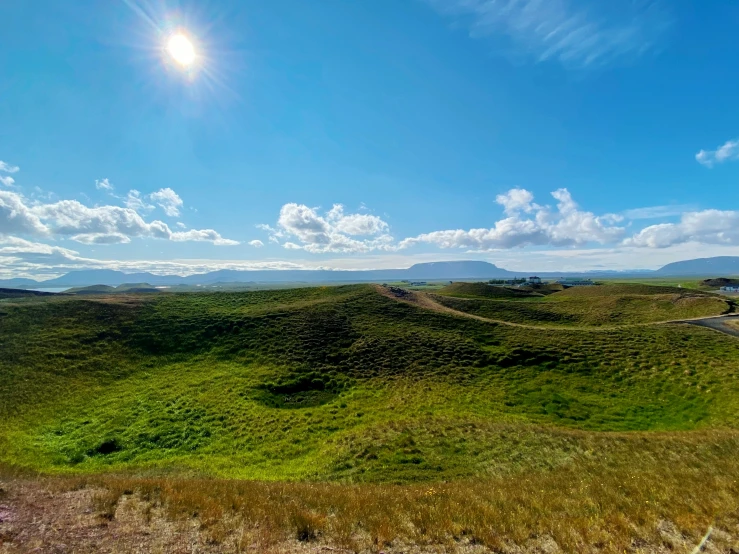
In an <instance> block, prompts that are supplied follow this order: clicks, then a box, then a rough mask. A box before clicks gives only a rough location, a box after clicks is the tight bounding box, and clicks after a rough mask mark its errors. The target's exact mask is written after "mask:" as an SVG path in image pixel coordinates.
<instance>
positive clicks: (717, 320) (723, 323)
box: [683, 315, 739, 337]
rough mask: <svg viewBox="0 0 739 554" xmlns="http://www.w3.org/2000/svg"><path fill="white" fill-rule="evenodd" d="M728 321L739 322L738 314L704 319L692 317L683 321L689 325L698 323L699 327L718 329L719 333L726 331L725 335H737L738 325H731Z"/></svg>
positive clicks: (738, 335)
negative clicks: (692, 318)
mask: <svg viewBox="0 0 739 554" xmlns="http://www.w3.org/2000/svg"><path fill="white" fill-rule="evenodd" d="M729 321H735V322H739V316H736V315H722V316H719V317H711V318H706V319H694V320H692V321H684V322H683V323H688V324H690V325H698V326H700V327H708V328H709V329H714V330H716V331H720V332H721V333H726V334H727V335H731V336H733V337H739V327H733V326H731V325H728V322H729Z"/></svg>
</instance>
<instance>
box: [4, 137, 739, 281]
mask: <svg viewBox="0 0 739 554" xmlns="http://www.w3.org/2000/svg"><path fill="white" fill-rule="evenodd" d="M727 144H728V143H727ZM724 146H725V145H724ZM721 148H723V147H721ZM721 148H719V149H718V150H716V151H715V152H714V153H713V154H712V155H713V157H714V158H715V159H721V160H728V159H730V156H729V155H728V154H718V153H717V152H720V151H721ZM726 151H727V150H726V149H724V152H726ZM19 171H20V168H19V167H18V166H15V165H12V164H10V163H8V162H4V161H3V162H0V172H2V174H4V175H5V176H8V175H10V174H13V175H15V174H17V173H18V172H19ZM12 184H13V188H12V189H10V188H3V189H0V276H1V277H3V278H4V277H8V276H12V275H51V274H58V273H60V272H64V271H68V270H70V269H79V268H114V269H117V268H126V269H130V270H144V271H146V270H148V269H145V268H160V269H162V270H165V269H168V268H175V269H177V270H178V271H181V272H185V273H192V272H196V270H195V269H194V268H206V267H207V268H209V269H208V270H210V269H212V268H213V267H215V268H225V267H228V268H252V267H260V268H274V269H280V268H313V267H328V268H338V269H341V268H346V267H353V268H356V267H359V266H361V267H363V268H365V269H367V268H371V267H388V266H387V264H388V263H389V261H390V260H399V262H398V263H401V264H404V265H405V266H407V265H412V263H413V262H414V261H415V260H421V259H424V260H429V259H431V257H434V256H435V257H436V259H438V258H439V255H440V253H441V252H452V251H453V252H456V253H457V254H455V257H462V258H463V259H473V258H475V257H476V258H478V259H479V258H480V257H483V258H484V259H488V260H490V261H494V262H496V261H499V260H504V261H505V260H509V261H510V262H511V263H512V264H514V265H512V266H511V267H512V268H513V269H519V268H523V267H525V266H528V267H531V268H534V267H535V264H534V263H533V260H536V259H539V260H543V261H544V260H546V261H547V263H549V262H550V261H554V260H559V261H560V262H561V261H563V260H566V261H567V263H568V264H569V266H567V267H566V268H564V269H574V268H575V266H579V269H598V268H599V267H601V266H602V267H608V268H620V269H626V268H643V267H654V266H655V265H657V264H658V263H669V262H671V261H676V260H677V259H679V258H678V257H677V256H683V258H684V257H685V256H688V257H691V256H692V257H703V256H704V255H705V252H706V251H707V250H711V251H713V252H716V253H717V254H716V255H722V254H723V255H739V211H735V210H718V209H705V210H698V209H695V208H694V207H691V206H680V205H667V206H647V207H637V208H633V209H629V210H625V211H623V212H621V213H603V214H596V213H594V212H592V211H589V210H586V209H583V208H582V207H580V205H579V204H578V203H577V202H576V201H575V199H574V198H573V196H572V194H571V193H570V191H569V190H568V189H566V188H560V189H557V190H555V191H552V192H551V193H550V194H551V200H553V203H552V202H551V200H550V203H549V204H547V203H537V202H536V199H535V197H534V194H533V193H532V192H531V191H529V190H527V189H524V188H511V189H509V190H508V191H506V192H504V193H501V194H499V195H498V196H497V197H496V199H495V202H496V203H497V206H498V209H499V210H500V212H501V217H499V218H497V219H496V218H494V219H493V221H492V222H491V224H490V225H489V226H488V227H479V228H456V229H443V228H442V229H430V230H427V231H425V232H422V233H420V234H418V235H415V236H409V237H403V238H398V237H396V236H395V235H394V234H393V231H392V228H391V225H390V223H389V222H388V221H387V220H386V218H383V217H381V216H379V215H376V214H373V213H372V212H371V211H370V210H369V209H367V208H366V207H364V206H362V208H361V209H359V210H357V211H351V210H348V209H347V208H346V207H345V206H344V205H342V204H334V205H333V206H332V207H331V208H330V209H328V210H322V209H320V208H317V207H310V206H308V205H306V204H299V203H295V202H289V203H286V204H284V205H283V206H282V207H281V208H280V210H279V213H278V214H277V218H276V221H275V222H274V223H273V224H258V225H256V228H258V229H259V230H260V231H261V232H263V233H264V234H265V236H264V237H263V238H264V239H265V240H261V239H259V238H254V237H249V236H243V237H238V239H239V240H237V239H235V238H226V237H224V236H222V235H221V233H219V232H218V231H216V230H215V229H210V228H206V229H188V226H187V225H185V224H184V223H183V222H182V221H176V222H173V226H174V229H176V230H174V229H173V228H172V226H171V225H170V224H169V223H166V222H165V221H163V220H162V219H152V218H151V217H150V215H151V214H152V212H154V211H155V210H157V209H160V210H161V213H162V214H163V216H166V217H169V218H179V217H180V216H182V215H183V209H184V206H185V202H184V201H183V199H182V198H181V197H180V195H179V194H177V193H176V192H175V191H174V190H173V189H172V188H170V187H164V188H160V189H159V190H156V191H154V192H151V193H148V194H144V193H141V192H139V191H137V190H135V189H131V190H128V192H127V193H126V194H125V195H117V194H116V192H115V190H116V187H115V186H114V184H113V183H112V182H111V181H110V180H109V179H107V178H105V179H100V180H97V181H95V189H96V190H98V191H99V192H100V193H102V194H103V195H105V197H109V198H112V199H115V200H116V201H117V202H119V203H120V205H117V204H114V203H105V204H102V205H94V206H90V205H87V204H85V203H82V202H80V201H78V200H69V199H55V200H54V201H51V200H49V199H48V197H47V198H46V199H45V200H41V199H39V198H38V197H33V196H32V197H31V198H29V197H27V196H25V195H24V194H23V193H22V192H21V189H19V188H17V187H16V185H15V182H13V183H12ZM550 204H551V205H550ZM492 207H493V206H491V208H492ZM650 219H651V220H661V221H657V222H655V223H654V224H651V225H647V226H644V227H642V228H639V226H637V225H636V224H635V222H639V221H647V220H650ZM642 225H643V223H642ZM253 228H254V227H251V226H247V227H246V228H245V229H244V231H243V232H244V234H245V233H246V232H247V230H246V229H253ZM151 240H158V241H164V242H171V243H184V242H195V243H205V244H210V245H212V246H214V247H221V246H232V247H237V246H240V248H234V249H233V251H234V253H236V254H237V259H230V260H221V259H213V260H212V261H211V262H209V263H206V262H204V261H203V260H177V261H174V260H166V259H163V260H153V261H152V260H139V261H133V260H110V259H104V258H105V257H104V256H102V257H101V256H100V254H96V255H95V256H91V255H90V253H88V254H86V255H84V254H80V252H79V251H78V250H77V249H76V248H77V247H74V246H73V244H70V243H77V244H79V245H82V247H85V246H86V247H93V246H94V247H96V248H98V249H102V250H104V249H105V248H107V247H109V246H110V245H128V244H131V243H132V242H133V241H139V242H141V241H143V242H146V241H151ZM70 246H72V247H70ZM275 248H280V250H278V251H282V252H284V254H285V255H286V256H287V257H289V258H293V259H294V258H295V256H296V255H300V254H301V253H302V255H303V256H306V257H307V259H305V260H301V261H299V262H296V261H290V260H283V259H279V257H271V258H267V259H264V260H248V259H238V258H239V257H244V258H246V257H249V256H251V255H250V254H248V251H251V252H256V251H260V252H271V253H272V254H274V252H275ZM244 249H246V250H244ZM429 249H432V250H433V251H435V253H434V252H429V251H428V250H429ZM91 252H92V251H91ZM96 252H97V251H96ZM658 252H660V254H658ZM574 253H577V255H576V256H574V255H572V254H574ZM327 256H333V258H327ZM336 256H345V258H337V257H336ZM493 256H494V257H495V260H493V259H492V257H493ZM445 257H448V256H445ZM312 258H315V259H312ZM619 260H620V261H619ZM373 264H374V265H373ZM401 266H402V265H401ZM543 269H544V268H542V270H543Z"/></svg>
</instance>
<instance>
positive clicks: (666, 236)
mask: <svg viewBox="0 0 739 554" xmlns="http://www.w3.org/2000/svg"><path fill="white" fill-rule="evenodd" d="M687 242H699V243H702V244H722V245H732V246H736V245H739V211H730V210H725V211H724V210H703V211H699V212H688V213H685V214H683V215H682V217H681V218H680V222H679V223H661V224H659V225H651V226H649V227H646V228H644V229H642V230H641V231H639V232H638V233H636V234H635V235H634V236H632V237H630V238H628V239H626V240H625V241H624V245H626V246H637V247H648V248H667V247H669V246H673V245H676V244H682V243H687Z"/></svg>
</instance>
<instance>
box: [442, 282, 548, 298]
mask: <svg viewBox="0 0 739 554" xmlns="http://www.w3.org/2000/svg"><path fill="white" fill-rule="evenodd" d="M436 293H437V294H441V295H444V296H453V297H457V298H508V299H512V298H519V299H520V298H541V296H542V295H541V294H536V293H533V292H531V291H529V290H522V289H514V288H509V287H502V286H497V285H490V284H488V283H465V282H459V283H451V284H449V285H447V286H445V287H443V288H441V289H439V290H437V291H436Z"/></svg>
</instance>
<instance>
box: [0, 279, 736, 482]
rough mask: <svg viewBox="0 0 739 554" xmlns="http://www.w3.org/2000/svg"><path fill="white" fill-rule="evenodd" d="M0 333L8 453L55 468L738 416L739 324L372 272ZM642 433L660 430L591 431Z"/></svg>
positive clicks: (515, 462)
mask: <svg viewBox="0 0 739 554" xmlns="http://www.w3.org/2000/svg"><path fill="white" fill-rule="evenodd" d="M555 296H556V295H555ZM550 298H551V297H550ZM508 303H509V304H511V305H514V304H524V303H516V302H508ZM571 303H572V302H571V301H567V302H565V301H561V302H552V305H557V306H559V305H567V306H569V305H570V304H571ZM525 304H526V305H528V302H526V303H525ZM537 305H544V304H543V303H542V304H537ZM0 350H2V352H3V354H4V355H3V356H2V357H1V358H0V375H1V376H2V379H0V420H3V421H4V425H3V426H2V427H1V428H0V461H4V462H8V463H13V464H17V465H22V466H27V467H33V468H36V469H41V470H47V471H76V472H77V471H79V472H89V471H100V470H109V469H116V470H120V469H126V468H130V469H138V470H141V469H142V468H149V469H150V470H151V471H159V470H158V469H157V468H161V469H163V470H167V471H171V470H173V469H175V470H181V471H194V472H196V473H197V474H210V475H212V474H216V475H221V476H230V477H246V478H262V479H284V478H289V479H305V478H310V479H351V480H360V481H413V480H419V479H433V480H438V479H450V478H460V477H471V476H479V475H488V476H490V475H507V474H510V473H517V472H521V471H539V470H547V469H550V468H556V467H568V466H569V465H571V463H572V461H573V460H575V459H579V458H583V457H584V459H587V458H588V456H590V455H596V456H604V457H605V458H604V459H607V458H608V456H610V455H611V454H613V452H616V451H618V452H628V451H629V450H630V449H631V448H638V449H639V450H640V451H641V452H644V453H645V455H647V456H652V455H653V456H664V455H665V452H669V451H670V449H671V448H673V447H672V446H670V445H671V444H676V443H675V442H674V441H676V440H677V441H678V442H679V441H686V440H687V441H688V443H691V440H692V439H690V438H689V437H690V436H693V435H686V437H688V438H684V439H683V438H679V437H678V438H673V435H672V434H671V433H670V432H671V431H677V430H690V429H707V428H711V427H723V428H735V427H736V426H737V424H739V416H738V414H739V401H738V400H737V399H739V394H737V393H739V383H738V382H737V379H736V376H737V366H736V360H737V359H739V341H737V340H736V339H733V338H731V337H728V336H724V335H721V334H719V333H716V332H714V331H711V330H708V329H702V328H696V327H688V326H680V325H664V326H651V327H635V328H626V329H620V330H612V331H599V332H584V331H576V330H570V331H568V330H566V329H552V330H551V331H532V330H529V329H520V328H511V327H508V326H503V325H495V324H490V323H485V322H480V321H476V320H471V319H465V318H457V317H453V316H449V315H445V314H440V313H432V312H427V311H423V310H421V309H419V308H417V307H414V306H410V305H407V304H403V303H399V302H395V301H394V300H392V299H388V298H385V297H383V296H381V295H379V294H377V293H376V292H375V291H374V290H373V289H372V288H371V287H368V286H345V287H331V288H308V289H293V290H281V291H262V292H250V293H232V294H229V293H214V294H182V295H162V296H161V297H151V296H149V297H122V298H121V297H115V299H112V300H110V301H107V302H101V301H98V300H88V299H79V298H53V299H49V300H38V301H25V302H23V303H18V304H10V303H4V304H0ZM635 430H641V431H647V430H649V431H660V433H658V434H655V435H649V436H650V437H652V440H649V441H645V439H644V436H643V435H639V434H636V435H632V434H594V433H593V432H594V431H635ZM726 432H727V433H731V432H730V431H726ZM695 436H696V437H698V438H696V439H695V440H697V441H699V440H701V439H700V436H701V435H700V434H698V435H695ZM731 436H733V435H731V434H730V435H729V437H731ZM711 440H712V441H713V442H714V443H716V442H717V441H718V442H721V441H722V440H724V439H720V438H719V439H716V438H715V437H714V438H713V439H711ZM726 440H733V439H726ZM732 444H733V443H732ZM681 448H682V447H681ZM624 449H625V450H624ZM729 450H730V449H729ZM593 453H595V454H593ZM609 453H611V454H609ZM619 456H621V457H622V458H623V459H628V456H627V455H622V454H619Z"/></svg>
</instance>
